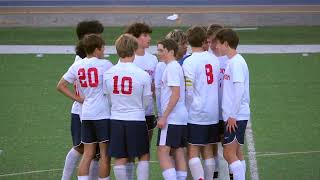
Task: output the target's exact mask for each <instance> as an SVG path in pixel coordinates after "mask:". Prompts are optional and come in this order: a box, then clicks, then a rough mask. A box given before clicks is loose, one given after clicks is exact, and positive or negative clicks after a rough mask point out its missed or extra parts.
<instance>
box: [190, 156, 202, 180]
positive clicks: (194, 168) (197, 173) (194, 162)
mask: <svg viewBox="0 0 320 180" xmlns="http://www.w3.org/2000/svg"><path fill="white" fill-rule="evenodd" d="M189 168H190V171H191V175H192V177H193V179H204V172H203V168H202V164H201V160H200V159H199V158H198V157H196V158H192V159H190V160H189Z"/></svg>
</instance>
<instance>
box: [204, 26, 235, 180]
mask: <svg viewBox="0 0 320 180" xmlns="http://www.w3.org/2000/svg"><path fill="white" fill-rule="evenodd" d="M222 28H223V26H221V25H219V24H211V25H210V26H209V27H208V29H207V41H208V42H210V43H209V50H208V52H210V53H211V54H212V55H213V56H215V57H217V58H218V60H219V65H220V72H219V76H218V79H219V91H218V95H219V136H220V142H223V134H224V121H223V118H222V108H221V104H222V88H223V75H224V72H225V69H226V66H227V63H228V57H227V56H221V55H220V54H219V52H218V51H217V49H216V44H217V40H216V34H217V32H218V31H219V30H221V29H222ZM221 148H222V147H221ZM213 154H214V160H215V163H216V167H215V172H214V175H213V177H214V179H215V178H216V179H217V178H218V177H219V172H218V169H219V155H218V146H217V145H216V144H215V145H213ZM221 157H222V158H223V154H221ZM230 178H232V174H231V173H230Z"/></svg>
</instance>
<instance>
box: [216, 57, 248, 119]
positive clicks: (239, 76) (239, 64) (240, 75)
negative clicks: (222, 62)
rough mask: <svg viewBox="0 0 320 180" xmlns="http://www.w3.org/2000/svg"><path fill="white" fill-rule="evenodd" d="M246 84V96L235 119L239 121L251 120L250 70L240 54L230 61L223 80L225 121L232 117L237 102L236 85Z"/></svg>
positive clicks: (242, 99)
mask: <svg viewBox="0 0 320 180" xmlns="http://www.w3.org/2000/svg"><path fill="white" fill-rule="evenodd" d="M235 82H240V83H244V94H243V96H242V98H241V101H240V107H239V110H238V111H237V113H236V115H235V117H234V118H236V119H237V120H249V119H250V107H249V104H250V95H249V70H248V66H247V63H246V61H245V60H244V59H243V57H242V56H241V55H240V54H237V55H235V56H234V57H232V58H231V59H230V60H229V63H228V65H227V68H226V71H225V74H224V78H223V97H222V110H223V119H224V121H227V119H228V118H229V117H230V114H231V113H232V112H231V109H232V107H233V105H234V104H233V103H234V100H235V97H234V92H235V88H234V83H235Z"/></svg>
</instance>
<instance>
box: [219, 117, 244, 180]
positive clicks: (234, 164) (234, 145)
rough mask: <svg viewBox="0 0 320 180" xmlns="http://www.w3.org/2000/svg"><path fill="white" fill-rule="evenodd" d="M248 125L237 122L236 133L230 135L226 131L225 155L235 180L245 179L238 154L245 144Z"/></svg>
mask: <svg viewBox="0 0 320 180" xmlns="http://www.w3.org/2000/svg"><path fill="white" fill-rule="evenodd" d="M246 125H247V121H237V126H238V128H237V129H236V131H235V132H231V133H230V132H228V131H227V130H226V129H225V133H224V149H223V155H224V158H225V159H226V160H227V162H228V164H229V168H230V171H231V172H232V174H233V179H235V180H244V179H245V169H244V167H243V164H242V163H241V161H240V159H239V158H238V156H237V153H238V151H239V148H241V147H240V146H241V145H242V144H243V143H244V133H245V129H246ZM242 158H243V157H242Z"/></svg>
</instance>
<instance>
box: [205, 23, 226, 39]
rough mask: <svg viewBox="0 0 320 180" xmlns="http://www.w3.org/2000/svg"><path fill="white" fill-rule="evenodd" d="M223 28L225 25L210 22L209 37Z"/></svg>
mask: <svg viewBox="0 0 320 180" xmlns="http://www.w3.org/2000/svg"><path fill="white" fill-rule="evenodd" d="M222 28H223V26H222V25H220V24H210V25H209V27H208V29H207V37H210V36H213V35H216V34H217V32H218V31H219V30H220V29H222Z"/></svg>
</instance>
